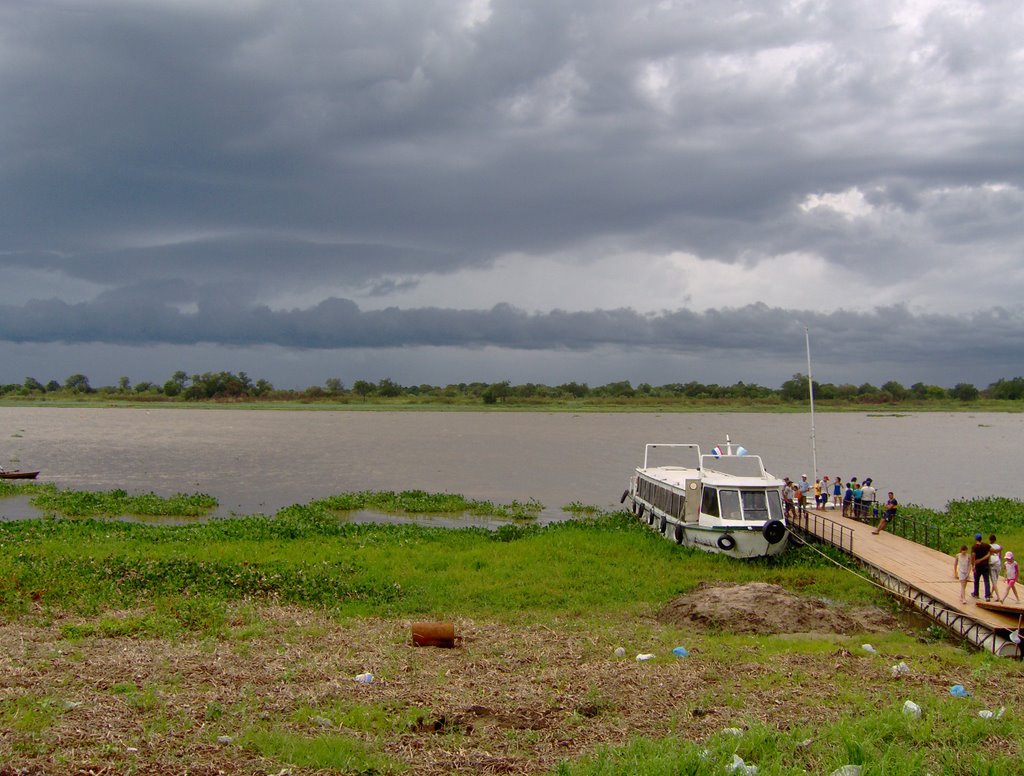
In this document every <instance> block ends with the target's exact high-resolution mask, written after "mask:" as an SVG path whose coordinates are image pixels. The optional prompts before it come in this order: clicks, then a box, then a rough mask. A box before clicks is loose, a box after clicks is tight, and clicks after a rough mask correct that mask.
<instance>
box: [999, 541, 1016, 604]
mask: <svg viewBox="0 0 1024 776" xmlns="http://www.w3.org/2000/svg"><path fill="white" fill-rule="evenodd" d="M1003 567H1004V568H1005V569H1006V594H1005V595H1004V596H1003V598H1002V600H1003V601H1005V600H1006V599H1007V598H1009V597H1010V591H1011V590H1012V591H1013V597H1014V598H1015V599H1017V603H1020V596H1019V595H1017V578H1018V577H1019V576H1020V566H1018V565H1017V561H1015V560H1014V559H1013V553H1012V552H1010V551H1009V550H1007V551H1006V563H1004V564H1003Z"/></svg>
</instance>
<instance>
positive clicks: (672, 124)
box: [0, 0, 1024, 387]
mask: <svg viewBox="0 0 1024 776" xmlns="http://www.w3.org/2000/svg"><path fill="white" fill-rule="evenodd" d="M0 106H2V108H0V382H21V381H22V380H24V378H25V377H26V376H29V375H31V376H33V377H36V378H37V379H41V380H43V381H44V382H45V381H47V380H49V379H57V380H61V381H62V380H63V379H64V378H65V377H67V376H68V375H70V374H73V373H76V372H82V373H84V374H86V375H88V376H89V377H90V379H91V381H92V383H93V385H101V384H111V383H115V382H116V381H117V378H118V376H120V375H127V376H129V377H130V378H131V380H132V381H133V382H139V381H142V380H152V381H159V382H163V380H165V379H167V377H169V376H170V374H171V373H172V372H174V371H176V370H178V369H182V370H185V371H186V372H188V373H195V372H203V371H213V370H216V371H219V370H222V369H224V370H230V371H246V372H248V373H249V374H250V375H251V376H253V377H254V378H255V377H263V378H266V379H268V380H270V381H271V382H272V383H274V384H275V385H276V386H278V387H305V386H308V385H315V384H322V383H323V381H324V380H325V379H326V378H329V377H340V378H341V379H342V381H343V382H344V383H345V384H346V385H351V383H352V382H353V381H354V380H356V379H368V380H374V381H375V380H378V379H380V378H382V377H390V378H392V379H394V380H396V381H397V382H399V383H402V384H405V385H410V384H418V383H423V382H427V383H435V384H446V383H449V382H460V381H470V380H481V381H486V382H491V381H498V380H505V379H508V380H511V381H512V382H513V383H522V382H529V381H533V382H544V383H548V384H557V383H561V382H566V381H570V380H576V381H581V382H588V383H590V384H591V385H600V384H603V383H607V382H611V381H615V380H623V379H628V380H630V381H632V382H633V384H634V385H635V384H637V383H640V382H650V383H653V384H655V385H659V384H663V383H667V382H687V381H690V380H697V381H699V382H721V383H733V382H736V381H737V380H743V381H745V382H756V383H760V384H763V385H768V386H772V387H778V386H779V385H780V384H781V383H782V381H783V380H785V379H787V378H788V377H790V376H791V375H792V374H793V373H795V372H804V373H806V370H807V368H806V355H805V349H804V343H805V341H804V327H805V326H806V327H808V328H809V331H810V340H811V350H812V356H813V373H814V377H815V379H817V380H819V381H821V382H835V383H841V382H853V383H856V384H860V383H862V382H872V383H875V384H881V383H882V382H885V381H886V380H889V379H896V380H900V381H901V382H904V383H905V384H907V385H909V384H911V383H913V382H917V381H919V380H920V381H924V382H928V383H937V384H940V385H946V386H951V385H953V384H955V383H958V382H970V383H974V384H976V385H978V386H981V387H983V386H985V385H987V384H988V383H990V382H992V381H994V380H995V379H997V378H999V377H1015V376H1017V375H1020V374H1024V302H1022V291H1024V5H1022V4H1021V2H1020V0H1011V1H1009V2H1000V1H999V0H986V1H985V2H956V1H952V2H933V1H932V0H911V1H909V2H900V1H899V0H895V1H894V0H884V2H872V1H871V0H868V2H852V1H845V2H843V1H839V0H809V1H808V2H800V1H799V0H798V1H795V2H778V1H776V0H757V1H756V2H733V1H731V0H713V1H712V0H685V1H684V0H678V1H677V0H661V1H660V2H648V1H647V0H590V1H589V2H583V0H450V1H448V0H388V1H387V2H384V1H382V0H344V1H343V2H340V1H339V0H290V2H279V1H278V0H266V2H256V1H255V0H212V1H211V0H88V1H85V0H82V1H78V0H23V1H21V2H19V1H18V0H0Z"/></svg>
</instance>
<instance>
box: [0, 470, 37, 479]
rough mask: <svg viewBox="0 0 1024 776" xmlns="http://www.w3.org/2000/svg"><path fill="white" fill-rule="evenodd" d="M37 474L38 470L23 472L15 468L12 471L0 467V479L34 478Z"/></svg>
mask: <svg viewBox="0 0 1024 776" xmlns="http://www.w3.org/2000/svg"><path fill="white" fill-rule="evenodd" d="M38 476H39V472H38V471H34V472H23V471H18V470H17V469H15V470H14V471H7V470H6V469H0V480H34V479H35V478H36V477H38Z"/></svg>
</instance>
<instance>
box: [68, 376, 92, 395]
mask: <svg viewBox="0 0 1024 776" xmlns="http://www.w3.org/2000/svg"><path fill="white" fill-rule="evenodd" d="M64 387H65V388H66V389H67V390H69V391H71V393H93V390H92V386H91V385H89V378H88V377H86V376H85V375H82V374H73V375H71V376H70V377H68V379H67V380H65V381H64Z"/></svg>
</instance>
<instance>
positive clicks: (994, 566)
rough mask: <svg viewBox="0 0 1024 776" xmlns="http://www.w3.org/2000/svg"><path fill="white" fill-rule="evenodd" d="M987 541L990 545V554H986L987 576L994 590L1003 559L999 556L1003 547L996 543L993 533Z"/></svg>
mask: <svg viewBox="0 0 1024 776" xmlns="http://www.w3.org/2000/svg"><path fill="white" fill-rule="evenodd" d="M988 543H989V545H990V546H991V547H992V550H991V554H990V555H989V556H988V578H989V581H990V582H991V583H992V589H993V590H995V589H996V587H995V585H996V582H998V581H999V572H1000V571H1001V570H1002V568H1003V559H1002V557H1000V556H1001V554H1002V552H1003V548H1002V547H1000V546H999V545H998V544H996V535H995V534H992V535H991V536H990V537H988Z"/></svg>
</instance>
